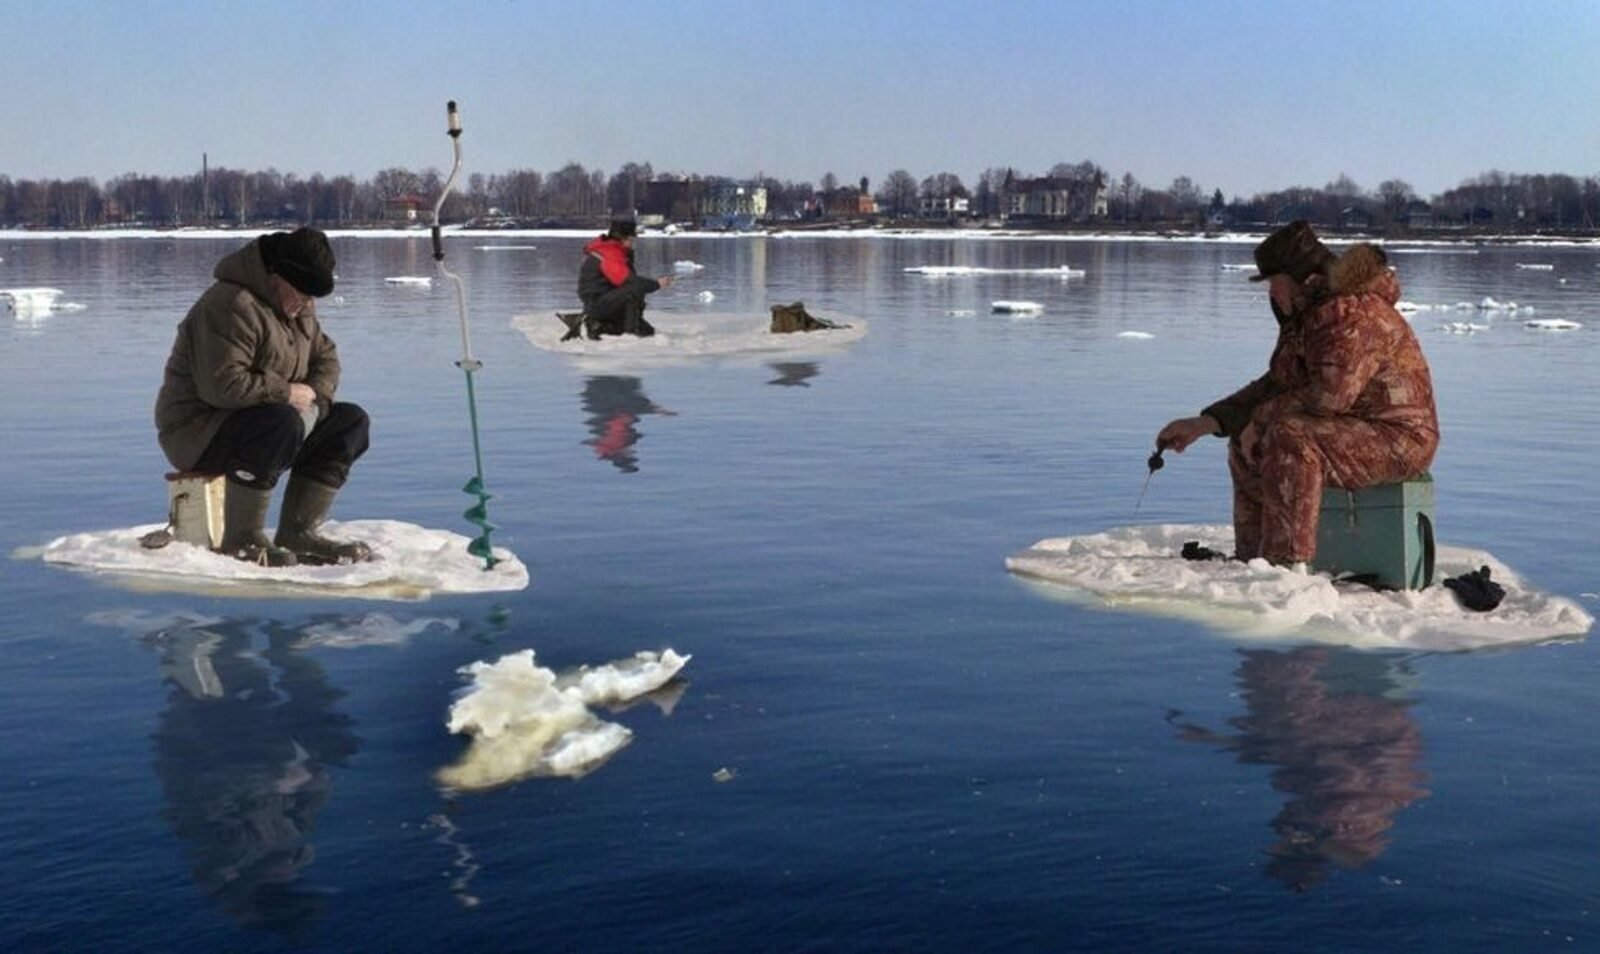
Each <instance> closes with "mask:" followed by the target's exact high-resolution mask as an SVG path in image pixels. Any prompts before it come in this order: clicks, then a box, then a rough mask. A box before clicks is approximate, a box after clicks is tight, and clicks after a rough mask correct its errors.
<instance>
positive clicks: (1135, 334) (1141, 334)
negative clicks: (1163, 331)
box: [1117, 331, 1155, 341]
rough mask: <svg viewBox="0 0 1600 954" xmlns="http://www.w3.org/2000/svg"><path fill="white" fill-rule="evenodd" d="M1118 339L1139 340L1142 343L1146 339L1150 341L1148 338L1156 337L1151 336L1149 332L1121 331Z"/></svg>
mask: <svg viewBox="0 0 1600 954" xmlns="http://www.w3.org/2000/svg"><path fill="white" fill-rule="evenodd" d="M1117 337H1118V338H1137V339H1139V340H1141V341H1142V340H1145V339H1148V338H1154V337H1155V335H1153V334H1151V333H1150V332H1148V331H1119V332H1117Z"/></svg>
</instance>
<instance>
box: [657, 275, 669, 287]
mask: <svg viewBox="0 0 1600 954" xmlns="http://www.w3.org/2000/svg"><path fill="white" fill-rule="evenodd" d="M656 281H658V282H660V283H661V287H662V288H671V287H672V276H671V275H662V276H661V277H660V278H658V279H656Z"/></svg>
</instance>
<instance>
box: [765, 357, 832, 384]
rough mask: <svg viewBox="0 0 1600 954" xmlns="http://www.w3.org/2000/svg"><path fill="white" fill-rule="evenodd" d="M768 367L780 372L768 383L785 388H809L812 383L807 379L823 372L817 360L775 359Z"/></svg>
mask: <svg viewBox="0 0 1600 954" xmlns="http://www.w3.org/2000/svg"><path fill="white" fill-rule="evenodd" d="M767 367H769V368H771V369H772V370H774V371H776V372H778V376H777V377H775V378H773V379H772V380H771V381H768V382H767V383H768V384H776V385H778V386H779V387H784V388H809V387H811V385H809V384H807V383H806V381H808V380H809V379H811V378H814V377H816V376H817V375H818V374H819V373H821V372H820V371H819V370H818V368H817V363H816V362H815V361H774V362H772V363H771V364H768V365H767Z"/></svg>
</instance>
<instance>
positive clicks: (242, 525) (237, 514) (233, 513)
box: [217, 480, 297, 566]
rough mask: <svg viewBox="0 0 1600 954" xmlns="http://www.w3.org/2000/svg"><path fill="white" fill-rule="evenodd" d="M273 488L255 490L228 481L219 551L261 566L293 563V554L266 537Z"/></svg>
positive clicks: (224, 497)
mask: <svg viewBox="0 0 1600 954" xmlns="http://www.w3.org/2000/svg"><path fill="white" fill-rule="evenodd" d="M270 506H272V489H271V488H268V489H266V490H258V489H256V488H255V487H247V486H245V485H244V484H238V483H234V482H233V481H231V480H230V481H228V489H227V493H226V494H225V495H224V496H223V504H222V545H221V546H220V547H218V548H217V550H218V552H220V553H223V554H225V555H227V556H231V557H233V558H234V559H235V560H243V561H245V562H246V563H259V564H260V565H262V566H294V565H295V563H296V562H297V561H296V560H295V557H294V554H293V553H291V552H290V551H288V550H285V549H283V548H282V547H278V546H274V545H273V543H272V541H271V540H268V539H267V533H266V529H265V528H266V523H267V508H268V507H270Z"/></svg>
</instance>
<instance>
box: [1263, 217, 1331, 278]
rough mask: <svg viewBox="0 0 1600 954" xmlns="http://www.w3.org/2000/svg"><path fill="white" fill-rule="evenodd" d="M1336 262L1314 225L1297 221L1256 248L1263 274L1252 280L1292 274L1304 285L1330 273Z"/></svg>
mask: <svg viewBox="0 0 1600 954" xmlns="http://www.w3.org/2000/svg"><path fill="white" fill-rule="evenodd" d="M1333 259H1334V255H1333V253H1332V252H1330V251H1328V247H1327V246H1326V245H1323V244H1322V242H1321V241H1320V240H1319V239H1318V238H1317V233H1315V232H1313V231H1311V225H1310V223H1308V222H1306V221H1305V220H1304V219H1296V220H1295V221H1293V222H1290V223H1289V224H1288V225H1285V226H1284V227H1283V228H1281V229H1279V230H1278V231H1276V232H1273V233H1272V234H1271V235H1269V236H1267V238H1266V241H1264V242H1262V243H1261V244H1260V245H1257V246H1256V269H1257V271H1258V272H1259V273H1260V274H1257V275H1251V276H1250V280H1251V281H1253V282H1263V281H1266V280H1267V279H1269V278H1271V277H1272V276H1274V275H1288V276H1289V277H1290V278H1292V279H1294V280H1295V281H1297V282H1303V281H1305V280H1306V279H1308V278H1310V277H1311V276H1312V275H1316V274H1318V273H1319V272H1325V271H1327V269H1328V266H1329V265H1330V264H1332V263H1333Z"/></svg>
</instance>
